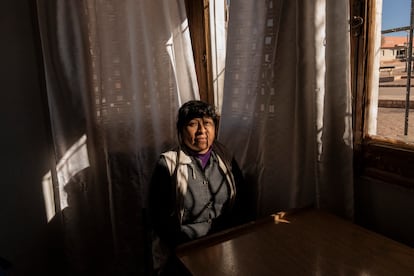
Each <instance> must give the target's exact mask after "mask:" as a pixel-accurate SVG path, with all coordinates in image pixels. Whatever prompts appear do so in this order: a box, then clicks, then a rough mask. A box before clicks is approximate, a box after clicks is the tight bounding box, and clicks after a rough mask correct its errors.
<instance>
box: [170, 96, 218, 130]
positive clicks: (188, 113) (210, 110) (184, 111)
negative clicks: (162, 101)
mask: <svg viewBox="0 0 414 276" xmlns="http://www.w3.org/2000/svg"><path fill="white" fill-rule="evenodd" d="M203 117H210V118H211V119H213V121H214V126H215V127H216V128H217V125H218V124H217V123H218V116H217V114H216V110H215V109H214V107H213V106H212V105H210V104H208V103H205V102H203V101H197V100H192V101H188V102H186V103H185V104H183V105H182V106H181V107H180V109H179V110H178V118H177V132H178V135H179V136H181V132H182V130H183V128H184V127H185V126H186V125H187V124H188V122H189V121H191V120H192V119H194V118H203ZM216 131H217V129H216Z"/></svg>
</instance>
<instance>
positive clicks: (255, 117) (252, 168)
mask: <svg viewBox="0 0 414 276" xmlns="http://www.w3.org/2000/svg"><path fill="white" fill-rule="evenodd" d="M347 10H349V7H348V1H345V0H341V1H330V0H326V1H324V0H320V1H283V0H279V1H276V0H273V1H272V0H270V1H248V0H238V1H237V0H234V1H231V6H230V19H229V27H228V37H227V57H226V76H225V84H224V99H223V110H222V120H221V125H220V126H221V128H220V140H221V141H222V142H224V143H225V144H227V145H230V146H231V147H232V149H233V150H235V151H236V152H238V158H239V160H240V162H241V166H242V168H243V170H244V172H245V173H246V176H247V179H248V180H249V182H250V184H251V185H253V186H254V187H255V189H256V193H257V195H256V197H257V211H258V214H259V215H267V214H270V213H274V212H277V211H280V210H287V209H292V208H300V207H305V206H309V205H314V206H317V207H319V208H324V209H328V210H331V211H333V212H335V213H337V214H340V215H343V216H346V217H348V218H351V217H352V214H353V182H352V177H353V174H352V166H353V165H352V125H351V122H352V119H351V114H352V113H351V112H352V110H351V108H350V107H351V105H350V101H351V96H350V86H349V29H348V19H349V18H348V17H349V13H347V12H344V11H347Z"/></svg>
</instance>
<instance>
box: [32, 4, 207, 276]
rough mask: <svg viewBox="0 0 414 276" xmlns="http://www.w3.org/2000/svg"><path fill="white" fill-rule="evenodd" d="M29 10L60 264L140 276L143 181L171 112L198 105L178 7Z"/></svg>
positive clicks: (170, 136)
mask: <svg viewBox="0 0 414 276" xmlns="http://www.w3.org/2000/svg"><path fill="white" fill-rule="evenodd" d="M37 12H38V23H39V29H40V35H41V43H42V50H43V60H44V67H45V75H46V86H47V99H48V106H49V113H50V124H51V130H52V136H53V145H54V149H55V152H54V156H53V158H52V159H53V160H54V161H53V162H52V164H51V172H50V174H49V175H47V176H45V181H44V182H45V185H44V186H45V187H49V188H46V190H49V191H50V187H52V190H53V191H54V194H53V196H50V197H49V198H50V199H54V202H53V203H54V204H55V206H56V207H55V210H52V209H53V208H52V207H50V206H53V204H49V205H48V206H49V209H51V210H52V211H51V212H50V215H49V216H50V223H52V222H54V221H56V220H58V221H61V222H62V224H63V227H62V229H63V230H62V231H63V237H64V243H63V250H64V254H65V256H66V260H67V264H66V266H65V267H66V268H67V271H68V272H69V274H70V275H97V274H98V273H99V274H100V275H130V274H135V275H142V274H144V273H148V271H149V268H150V267H151V263H150V256H149V254H148V244H147V237H146V235H147V234H146V230H147V229H146V223H145V215H144V214H145V208H146V204H147V203H146V192H147V189H148V181H149V177H150V175H151V173H152V168H153V165H154V164H155V161H156V160H157V158H158V155H159V153H161V152H162V151H164V150H166V149H167V148H168V147H169V146H170V145H172V144H173V143H174V142H175V138H176V137H175V116H176V111H177V109H178V107H179V106H180V105H181V103H183V102H185V101H187V100H190V99H198V98H199V93H198V86H197V82H196V77H195V69H194V64H193V54H192V48H191V42H190V36H189V31H188V25H187V19H186V14H185V6H184V0H182V1H180V0H177V1H163V0H151V1H132V0H131V1H127V0H126V1H115V0H83V1H66V0H57V1H47V0H38V1H37ZM65 267H62V275H63V274H64V270H65Z"/></svg>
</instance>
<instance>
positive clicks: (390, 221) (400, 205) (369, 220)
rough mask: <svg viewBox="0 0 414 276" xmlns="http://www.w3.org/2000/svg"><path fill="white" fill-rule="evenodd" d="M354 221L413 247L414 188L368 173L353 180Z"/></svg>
mask: <svg viewBox="0 0 414 276" xmlns="http://www.w3.org/2000/svg"><path fill="white" fill-rule="evenodd" d="M355 195H356V197H355V201H356V209H355V218H356V221H357V223H359V224H360V225H362V226H365V227H367V228H369V229H371V230H374V231H376V232H378V233H380V234H383V235H385V236H387V237H389V238H391V239H394V240H396V241H399V242H402V243H405V244H407V245H409V246H411V247H414V236H413V233H414V221H413V219H412V218H413V217H414V190H413V189H412V188H407V187H403V186H401V185H396V184H393V183H386V182H384V181H380V180H377V179H373V178H369V177H361V178H359V179H357V181H356V183H355Z"/></svg>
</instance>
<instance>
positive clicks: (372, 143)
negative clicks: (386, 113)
mask: <svg viewBox="0 0 414 276" xmlns="http://www.w3.org/2000/svg"><path fill="white" fill-rule="evenodd" d="M350 7H351V14H350V15H351V85H352V96H353V99H354V100H353V110H354V112H353V124H354V161H355V162H354V164H355V177H356V178H360V177H367V178H371V179H376V180H380V181H382V182H386V183H392V184H395V185H401V186H404V187H410V188H414V170H413V169H412V168H413V166H414V145H412V144H408V143H405V142H404V141H402V140H396V139H393V138H387V137H380V136H372V135H369V134H368V128H369V127H370V126H369V121H368V116H369V110H370V108H371V106H370V104H371V96H372V95H371V94H370V93H371V89H372V85H373V83H374V82H373V78H374V77H375V76H374V72H373V71H374V69H373V66H372V65H373V63H374V59H375V56H374V53H373V52H374V51H373V49H374V47H373V43H374V40H375V35H376V33H375V31H374V30H375V24H376V0H367V1H362V0H350ZM361 18H362V19H363V24H362V25H361V24H360V25H358V24H357V23H358V22H359V20H358V19H361Z"/></svg>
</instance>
